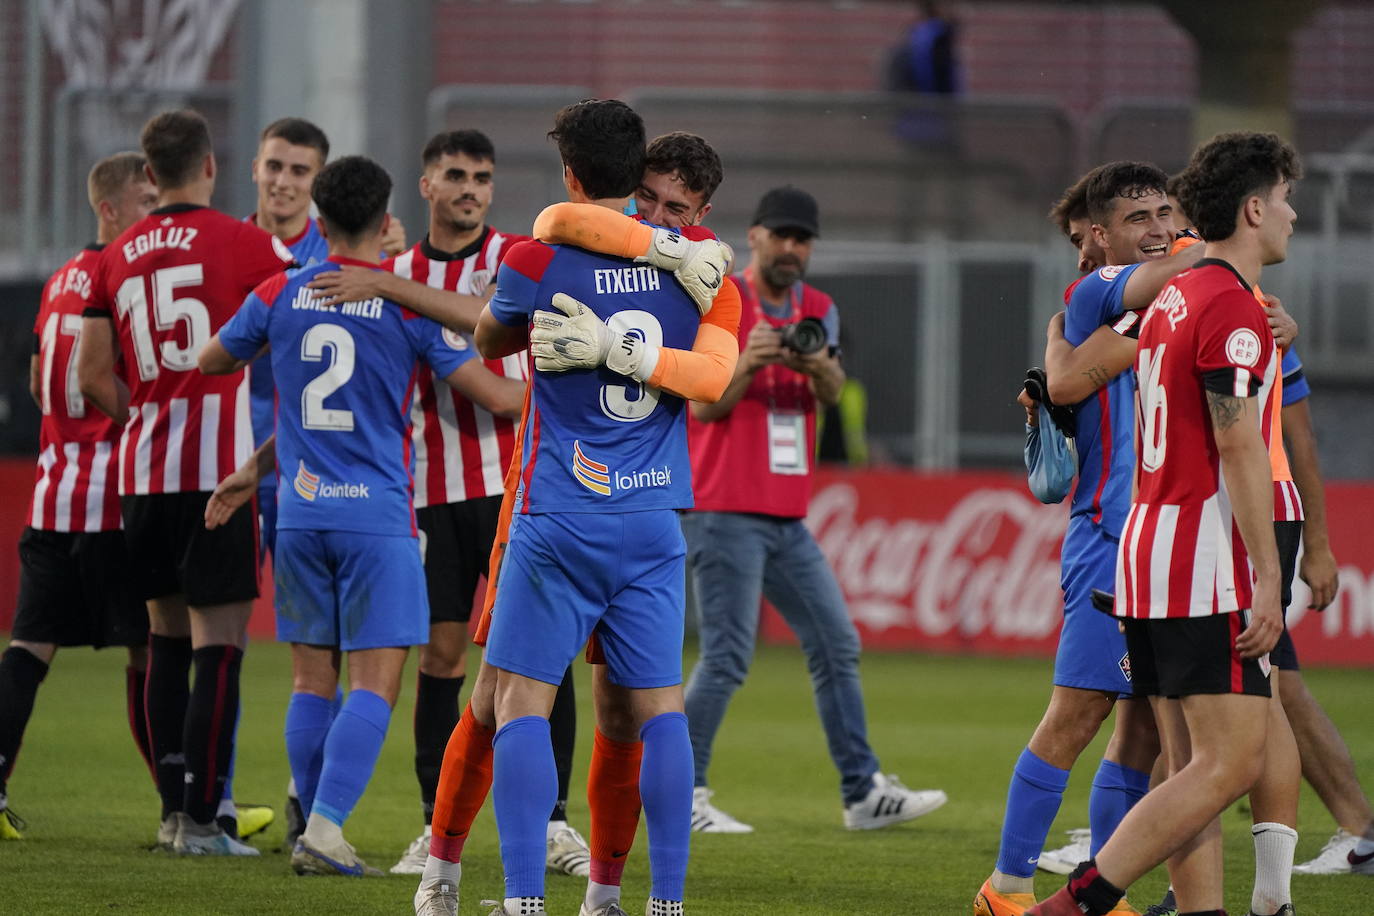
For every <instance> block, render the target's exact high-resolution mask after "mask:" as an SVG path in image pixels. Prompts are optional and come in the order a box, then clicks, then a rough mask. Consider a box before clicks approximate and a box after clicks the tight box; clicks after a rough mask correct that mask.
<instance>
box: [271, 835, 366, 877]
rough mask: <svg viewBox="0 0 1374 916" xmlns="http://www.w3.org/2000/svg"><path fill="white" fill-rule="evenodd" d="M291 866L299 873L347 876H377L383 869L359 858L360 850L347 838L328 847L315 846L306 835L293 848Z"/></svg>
mask: <svg viewBox="0 0 1374 916" xmlns="http://www.w3.org/2000/svg"><path fill="white" fill-rule="evenodd" d="M291 867H292V868H293V869H294V870H295V872H296V874H298V875H342V876H343V877H345V878H377V877H381V874H382V870H381V869H380V868H373V867H372V866H371V865H368V864H367V863H366V862H364V861H363V860H362V859H360V858H358V851H357V850H356V849H354V848H353V844H351V843H349V842H348V841H347V840H343V839H341V840H339V842H338V844H337V845H335V846H332V847H330V848H328V849H323V848H320V847H317V846H315V845H314V844H312V843H311V842H310V841H309V840H307V839H306V837H305V835H304V834H302V835H301V838H300V839H299V840H297V841H296V848H295V849H293V850H291Z"/></svg>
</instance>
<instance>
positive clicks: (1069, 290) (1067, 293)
mask: <svg viewBox="0 0 1374 916" xmlns="http://www.w3.org/2000/svg"><path fill="white" fill-rule="evenodd" d="M1086 276H1087V274H1084V275H1083V277H1086ZM1083 277H1079V278H1078V279H1077V280H1074V281H1073V282H1072V283H1070V284H1069V285H1068V286H1066V287H1064V305H1065V306H1066V307H1067V306H1068V304H1069V300H1070V299H1072V298H1073V291H1074V290H1076V289H1078V284H1080V283H1082V282H1083Z"/></svg>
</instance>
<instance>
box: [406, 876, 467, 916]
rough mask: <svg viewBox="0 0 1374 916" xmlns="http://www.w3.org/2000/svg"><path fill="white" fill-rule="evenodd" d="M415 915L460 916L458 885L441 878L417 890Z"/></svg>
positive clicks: (422, 885)
mask: <svg viewBox="0 0 1374 916" xmlns="http://www.w3.org/2000/svg"><path fill="white" fill-rule="evenodd" d="M415 916H458V885H457V884H455V883H454V882H452V881H447V880H444V879H440V880H438V881H435V882H434V883H433V884H430V885H429V886H428V887H426V886H425V885H424V884H421V885H420V888H419V890H417V891H416V892H415Z"/></svg>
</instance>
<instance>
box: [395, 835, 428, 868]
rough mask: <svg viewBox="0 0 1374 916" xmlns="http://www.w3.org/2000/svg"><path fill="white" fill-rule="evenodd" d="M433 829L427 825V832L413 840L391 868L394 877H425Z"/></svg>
mask: <svg viewBox="0 0 1374 916" xmlns="http://www.w3.org/2000/svg"><path fill="white" fill-rule="evenodd" d="M431 829H432V828H431V827H430V826H429V825H428V824H426V825H425V832H424V833H422V834H420V835H419V836H417V837H416V838H415V839H413V840H411V842H410V845H409V846H407V847H406V851H405V852H404V853H403V854H402V855H401V858H400V859H399V860H398V861H397V862H396V864H395V865H393V866H391V869H390V871H391V873H392V874H393V875H423V874H424V873H425V862H426V861H427V860H428V859H429V838H430V830H431Z"/></svg>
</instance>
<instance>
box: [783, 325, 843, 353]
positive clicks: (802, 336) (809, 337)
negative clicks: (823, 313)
mask: <svg viewBox="0 0 1374 916" xmlns="http://www.w3.org/2000/svg"><path fill="white" fill-rule="evenodd" d="M778 339H779V340H778V342H779V343H780V344H781V345H782V346H783V347H784V348H785V349H788V350H791V351H792V352H794V353H797V354H799V355H801V356H810V355H811V354H812V353H818V352H820V351H821V350H823V349H825V347H826V345H827V344H828V343H829V342H830V335H829V334H827V333H826V331H825V325H824V324H823V323H821V320H820V319H819V318H802V319H801V320H799V321H794V322H793V323H792V324H785V325H783V326H782V327H780V328H778Z"/></svg>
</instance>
